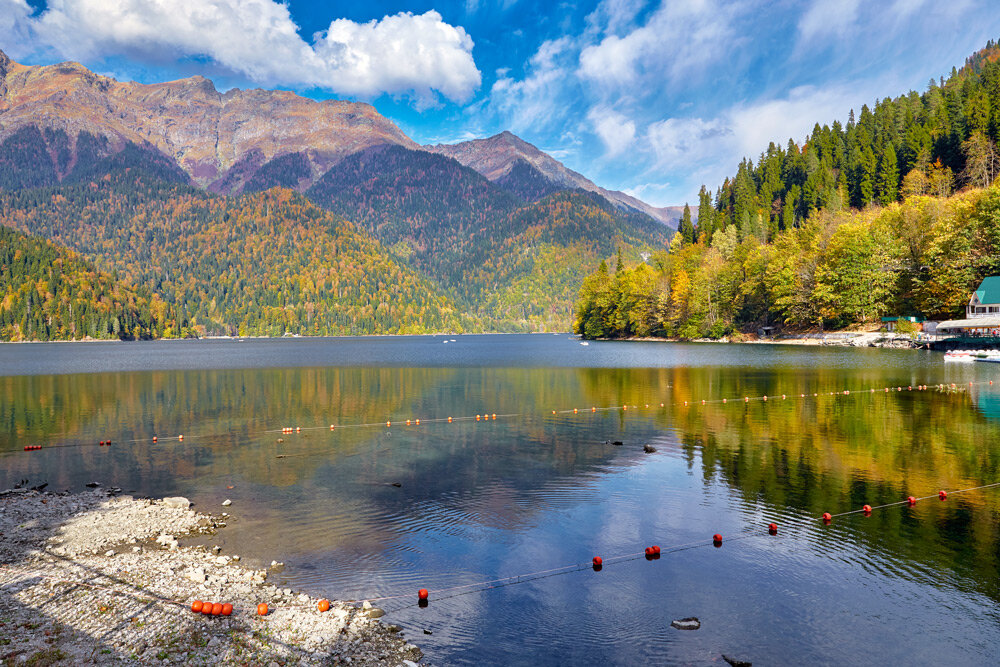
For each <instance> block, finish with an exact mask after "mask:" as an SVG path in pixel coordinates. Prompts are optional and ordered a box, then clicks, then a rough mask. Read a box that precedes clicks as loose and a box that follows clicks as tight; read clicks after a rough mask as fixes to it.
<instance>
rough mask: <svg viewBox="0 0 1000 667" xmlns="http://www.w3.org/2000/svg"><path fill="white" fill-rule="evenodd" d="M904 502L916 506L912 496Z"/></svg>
mask: <svg viewBox="0 0 1000 667" xmlns="http://www.w3.org/2000/svg"><path fill="white" fill-rule="evenodd" d="M906 502H908V503H910V504H911V505H916V504H917V499H916V498H914V497H913V496H909V497H908V498H907V499H906Z"/></svg>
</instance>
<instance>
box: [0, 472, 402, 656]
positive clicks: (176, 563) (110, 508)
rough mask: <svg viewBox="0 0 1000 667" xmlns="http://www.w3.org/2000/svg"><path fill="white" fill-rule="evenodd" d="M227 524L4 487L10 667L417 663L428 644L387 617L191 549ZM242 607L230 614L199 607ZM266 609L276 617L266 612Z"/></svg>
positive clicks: (3, 573)
mask: <svg viewBox="0 0 1000 667" xmlns="http://www.w3.org/2000/svg"><path fill="white" fill-rule="evenodd" d="M225 519H226V517H225V515H223V516H209V515H205V514H199V513H197V512H195V511H193V510H192V509H190V508H189V507H188V503H187V501H186V500H185V499H183V498H177V499H163V500H143V499H134V498H132V497H129V496H123V495H117V494H116V493H115V490H112V491H105V490H103V489H95V490H92V491H87V492H84V493H78V494H62V493H47V492H44V491H34V490H27V489H9V490H7V491H0V661H2V664H3V665H8V664H9V665H17V664H30V665H51V664H67V665H70V664H72V665H86V664H100V665H106V664H142V665H150V664H152V665H156V664H171V663H173V664H193V665H201V664H220V663H221V664H241V665H242V664H247V665H268V666H271V665H314V664H324V665H325V664H352V665H413V664H415V663H416V662H418V661H419V660H420V659H421V656H422V654H421V652H420V649H419V648H417V647H416V646H414V645H412V644H409V643H407V641H406V640H405V639H404V638H403V636H402V633H401V631H400V629H399V628H398V627H396V626H392V625H386V624H383V623H381V622H379V621H378V620H376V618H377V617H378V616H380V615H381V610H379V609H378V608H368V606H367V605H365V606H364V607H360V606H354V605H350V604H344V603H339V602H336V601H331V602H330V609H329V610H328V611H326V612H320V611H319V610H318V608H317V604H318V602H319V599H318V598H311V597H309V596H307V595H301V594H296V593H294V592H293V591H291V590H289V589H279V588H276V587H274V586H272V585H270V584H268V583H267V578H268V570H266V569H265V570H254V569H250V568H248V567H245V566H243V565H242V564H241V563H239V557H238V556H236V555H232V554H218V553H214V552H213V551H211V550H208V549H206V548H204V547H202V546H195V547H184V546H180V545H179V544H178V542H177V538H181V537H184V536H191V535H197V534H199V533H212V532H215V531H216V530H219V529H222V528H223V527H224V526H225V523H224V522H225ZM195 600H200V601H204V602H213V603H214V602H218V603H230V604H232V606H233V610H232V615H230V616H224V615H219V616H212V615H204V614H200V613H194V612H192V611H191V604H192V602H193V601H195ZM259 603H266V604H267V605H268V606H269V612H268V614H267V615H266V616H260V615H258V613H257V605H258V604H259Z"/></svg>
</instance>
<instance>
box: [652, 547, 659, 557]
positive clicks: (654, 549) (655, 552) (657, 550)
mask: <svg viewBox="0 0 1000 667" xmlns="http://www.w3.org/2000/svg"><path fill="white" fill-rule="evenodd" d="M652 549H653V555H654V556H659V555H660V547H659V545H657V544H654V545H653V546H652Z"/></svg>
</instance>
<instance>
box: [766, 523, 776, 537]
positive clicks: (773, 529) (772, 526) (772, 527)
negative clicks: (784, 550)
mask: <svg viewBox="0 0 1000 667" xmlns="http://www.w3.org/2000/svg"><path fill="white" fill-rule="evenodd" d="M767 532H768V534H769V535H777V534H778V524H776V523H769V524H768V525H767Z"/></svg>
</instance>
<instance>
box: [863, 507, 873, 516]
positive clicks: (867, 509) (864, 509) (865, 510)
mask: <svg viewBox="0 0 1000 667" xmlns="http://www.w3.org/2000/svg"><path fill="white" fill-rule="evenodd" d="M861 511H862V512H864V513H865V514H871V513H872V506H871V505H862V506H861Z"/></svg>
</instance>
